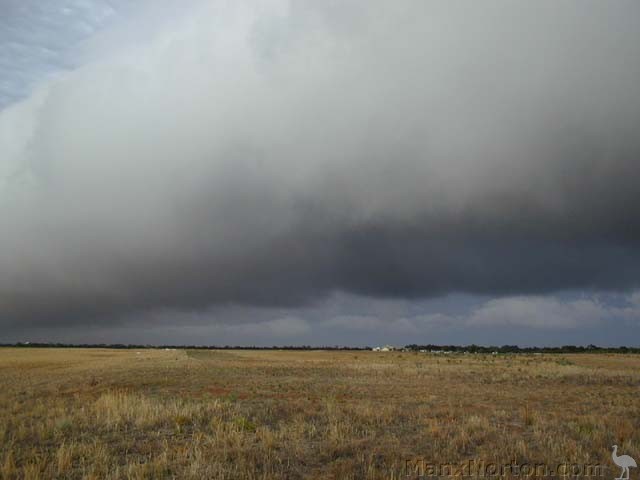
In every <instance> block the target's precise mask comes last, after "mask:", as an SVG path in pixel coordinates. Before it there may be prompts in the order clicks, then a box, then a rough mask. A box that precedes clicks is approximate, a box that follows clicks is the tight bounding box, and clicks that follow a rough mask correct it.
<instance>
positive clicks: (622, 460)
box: [611, 445, 638, 480]
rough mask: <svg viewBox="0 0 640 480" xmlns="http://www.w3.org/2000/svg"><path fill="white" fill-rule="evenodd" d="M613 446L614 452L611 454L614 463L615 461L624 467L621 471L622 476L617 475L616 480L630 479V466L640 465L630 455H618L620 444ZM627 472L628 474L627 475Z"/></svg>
mask: <svg viewBox="0 0 640 480" xmlns="http://www.w3.org/2000/svg"><path fill="white" fill-rule="evenodd" d="M612 448H613V453H612V454H611V458H613V463H615V464H616V465H617V466H619V467H620V468H621V469H622V472H620V476H619V477H617V478H616V480H629V467H632V468H635V467H637V466H638V465H637V464H636V461H635V460H634V459H633V458H631V457H630V456H629V455H620V456H618V445H614V446H613V447H612ZM625 473H626V474H627V476H626V477H625Z"/></svg>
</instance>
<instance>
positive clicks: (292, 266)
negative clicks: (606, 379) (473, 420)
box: [0, 0, 640, 346]
mask: <svg viewBox="0 0 640 480" xmlns="http://www.w3.org/2000/svg"><path fill="white" fill-rule="evenodd" d="M639 129H640V4H639V3H638V2H636V1H635V0H620V1H616V2H602V1H599V0H564V1H561V2H558V1H557V0H540V1H537V2H513V1H507V0H489V1H487V2H474V1H471V0H467V1H462V0H447V1H444V0H442V1H440V0H428V1H425V0H407V1H405V2H387V1H383V0H340V1H338V0H328V1H325V2H316V1H312V0H262V1H257V0H233V1H231V0H207V1H205V0H185V1H184V2H179V3H176V2H170V1H168V0H156V1H151V0H140V1H137V2H125V1H123V0H56V1H51V2H46V4H43V2H37V1H35V0H0V342H2V341H4V342H14V341H62V342H106V343H111V342H124V343H157V344H184V343H189V344H217V345H224V344H231V345H261V346H269V345H299V344H306V345H318V346H320V345H358V346H364V345H377V344H384V343H393V344H407V343H424V344H426V343H440V344H461V343H464V344H470V343H478V344H492V345H501V344H519V345H563V344H583V345H586V344H590V343H594V344H598V345H628V346H638V345H640V187H638V180H637V179H638V173H640V131H639Z"/></svg>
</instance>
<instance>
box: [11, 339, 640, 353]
mask: <svg viewBox="0 0 640 480" xmlns="http://www.w3.org/2000/svg"><path fill="white" fill-rule="evenodd" d="M0 347H14V348H15V347H18V348H111V349H121V350H127V349H135V350H141V349H166V348H171V349H178V350H302V351H303V350H335V351H341V350H349V351H363V350H371V347H351V346H340V345H332V346H329V345H326V346H320V347H318V346H311V345H282V346H277V345H274V346H271V347H258V346H255V345H252V346H246V345H224V346H221V345H140V344H124V343H41V342H33V343H31V342H17V343H0ZM397 350H404V351H412V352H420V351H427V352H443V353H444V352H450V353H465V352H466V353H488V354H492V353H502V354H503V353H640V347H599V346H597V345H587V346H582V345H563V346H562V347H519V346H518V345H502V346H484V345H433V344H427V345H418V344H411V345H406V346H405V347H401V348H398V349H397Z"/></svg>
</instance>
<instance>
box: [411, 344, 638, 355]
mask: <svg viewBox="0 0 640 480" xmlns="http://www.w3.org/2000/svg"><path fill="white" fill-rule="evenodd" d="M405 349H407V350H411V351H420V350H426V351H428V352H457V353H464V352H468V353H494V352H495V353H640V347H598V346H597V345H593V344H592V345H587V346H583V345H563V346H562V347H519V346H518V345H502V346H500V347H498V346H484V345H431V344H429V345H416V344H412V345H407V346H406V347H405Z"/></svg>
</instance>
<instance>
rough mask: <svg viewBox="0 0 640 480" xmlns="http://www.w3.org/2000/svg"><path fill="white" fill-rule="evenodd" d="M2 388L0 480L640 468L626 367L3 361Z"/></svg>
mask: <svg viewBox="0 0 640 480" xmlns="http://www.w3.org/2000/svg"><path fill="white" fill-rule="evenodd" d="M0 385H1V386H2V391H1V392H0V478H5V479H11V478H27V479H36V478H87V479H115V478H132V479H138V478H193V479H203V478H212V479H234V480H235V479H240V480H242V479H272V478H274V479H302V478H313V479H315V478H318V479H340V480H342V479H359V478H363V479H399V478H419V477H420V475H422V474H423V473H424V472H421V471H420V469H419V468H416V465H419V462H424V461H427V462H430V463H431V462H433V463H447V464H461V463H463V462H465V461H469V460H471V459H473V460H474V461H485V462H496V463H497V464H501V465H502V464H507V463H510V462H517V463H520V464H523V463H531V464H540V463H545V464H547V465H552V466H555V465H558V464H561V463H563V462H567V463H575V464H590V465H593V464H602V465H603V466H604V467H603V468H604V470H603V471H602V472H600V474H599V475H600V477H601V478H608V479H613V478H614V477H617V476H618V475H619V469H618V468H617V467H615V465H613V463H612V462H611V456H610V455H611V449H610V447H611V445H612V444H614V443H616V444H618V445H619V453H620V454H622V453H625V454H629V455H631V456H635V458H636V459H638V460H640V449H639V446H640V390H639V388H638V387H639V386H640V356H632V355H628V356H625V355H563V356H554V355H432V354H424V353H422V354H420V353H398V352H391V353H374V352H325V351H317V352H314V351H310V352H290V351H180V350H177V351H176V350H140V351H135V350H98V349H87V350H81V349H27V348H20V349H12V348H3V349H0ZM408 466H409V467H408ZM476 473H477V472H476ZM574 473H575V472H574ZM637 474H638V473H637V470H636V471H635V472H634V471H633V469H632V478H633V477H634V476H635V475H637ZM451 475H455V476H460V472H459V471H458V472H453V473H452V474H451ZM465 475H466V474H465ZM505 476H507V477H508V476H517V475H515V474H513V472H512V473H511V474H507V475H505ZM575 476H584V474H577V475H575ZM556 478H557V477H556Z"/></svg>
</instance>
